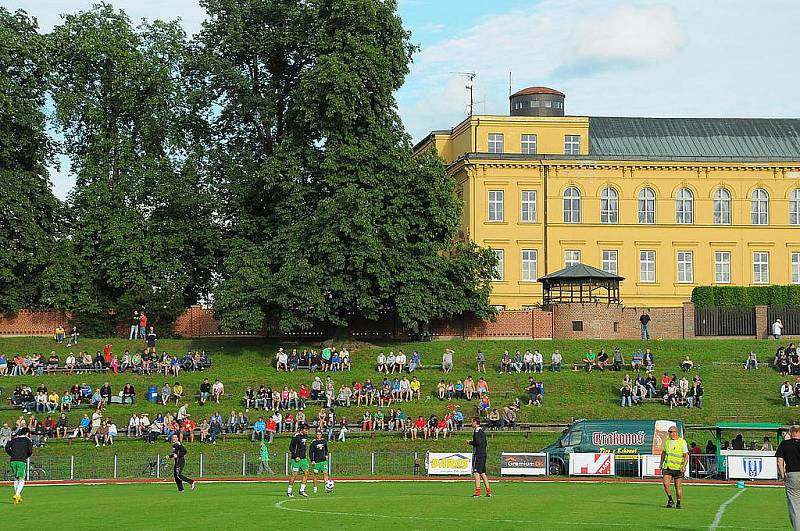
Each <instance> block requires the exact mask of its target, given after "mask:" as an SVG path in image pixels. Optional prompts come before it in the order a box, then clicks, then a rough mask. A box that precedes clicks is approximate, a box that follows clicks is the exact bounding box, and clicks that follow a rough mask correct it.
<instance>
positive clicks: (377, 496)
mask: <svg viewBox="0 0 800 531" xmlns="http://www.w3.org/2000/svg"><path fill="white" fill-rule="evenodd" d="M471 489H472V485H471V484H470V483H468V482H380V483H347V482H344V481H340V482H337V484H336V488H335V490H334V492H333V493H331V494H326V493H324V491H323V489H322V488H320V492H319V493H318V494H311V495H310V497H309V498H300V497H299V496H297V487H295V498H292V499H289V498H287V497H286V485H285V483H202V484H199V485H198V487H197V489H196V490H194V491H189V490H187V491H185V492H183V493H178V492H177V491H176V490H175V486H174V484H171V483H169V484H168V483H160V484H128V485H77V486H45V487H28V488H26V489H25V491H24V493H23V494H24V495H23V503H22V504H21V505H18V506H13V505H12V504H11V489H10V488H8V487H3V492H4V493H5V495H4V496H3V498H2V500H0V522H1V523H2V527H6V526H9V527H8V528H9V529H10V528H11V527H10V526H14V528H17V527H20V526H22V527H26V528H27V527H29V526H31V527H33V526H41V525H42V524H46V525H48V527H49V526H50V525H56V524H55V523H56V521H57V522H58V523H59V525H58V527H63V528H68V527H76V528H80V529H84V530H87V529H109V528H114V527H119V528H124V529H154V528H165V529H203V528H206V529H234V528H237V527H238V528H239V529H249V528H254V527H255V526H257V525H258V526H265V527H268V528H271V529H298V528H299V529H323V528H327V529H330V528H336V527H340V528H347V529H353V528H357V527H360V528H364V527H365V526H370V527H372V528H377V529H420V528H427V529H434V528H439V529H444V528H455V527H454V526H458V528H463V526H469V527H468V528H469V529H478V528H479V526H480V528H484V529H493V528H494V529H526V528H530V529H532V528H534V527H533V526H536V527H535V528H537V529H548V530H553V529H576V528H577V529H647V528H662V529H752V530H758V529H788V528H789V520H788V517H787V513H786V506H785V498H784V492H783V489H780V488H760V487H748V488H746V489H744V490H739V489H737V488H736V487H735V486H731V485H726V486H687V487H686V490H685V493H684V508H683V509H681V510H676V509H666V508H664V502H665V497H664V494H663V492H662V490H661V487H660V485H658V484H612V483H576V482H572V483H566V482H562V483H544V482H540V483H517V482H497V483H494V484H493V487H492V490H493V492H492V494H493V496H492V498H485V497H482V498H479V499H473V498H472V497H471V494H472V491H471ZM309 492H311V489H310V487H309ZM726 502H729V503H727V505H725V504H726ZM721 507H723V509H722V510H721V509H720V508H721ZM718 515H720V518H718V519H717V516H718ZM715 521H716V525H715ZM527 526H531V527H527Z"/></svg>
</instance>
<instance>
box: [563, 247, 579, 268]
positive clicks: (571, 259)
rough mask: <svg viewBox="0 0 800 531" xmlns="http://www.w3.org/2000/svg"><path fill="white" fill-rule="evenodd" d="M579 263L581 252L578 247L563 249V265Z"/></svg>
mask: <svg viewBox="0 0 800 531" xmlns="http://www.w3.org/2000/svg"><path fill="white" fill-rule="evenodd" d="M580 263H581V252H580V250H578V249H567V250H566V251H564V267H569V266H573V265H578V264H580Z"/></svg>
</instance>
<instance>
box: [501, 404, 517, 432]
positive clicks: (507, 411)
mask: <svg viewBox="0 0 800 531" xmlns="http://www.w3.org/2000/svg"><path fill="white" fill-rule="evenodd" d="M516 426H517V412H516V411H514V409H513V408H510V407H509V406H503V413H502V415H501V417H500V428H502V429H505V428H506V427H508V428H510V429H512V430H513V429H514V428H516Z"/></svg>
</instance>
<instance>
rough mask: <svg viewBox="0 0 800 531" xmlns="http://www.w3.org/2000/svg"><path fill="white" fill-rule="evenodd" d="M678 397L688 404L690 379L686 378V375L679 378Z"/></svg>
mask: <svg viewBox="0 0 800 531" xmlns="http://www.w3.org/2000/svg"><path fill="white" fill-rule="evenodd" d="M678 398H679V400H680V401H681V402H682V403H686V404H688V398H689V380H687V379H686V376H681V379H680V380H678Z"/></svg>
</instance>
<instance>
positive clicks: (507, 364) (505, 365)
mask: <svg viewBox="0 0 800 531" xmlns="http://www.w3.org/2000/svg"><path fill="white" fill-rule="evenodd" d="M500 372H505V373H509V372H511V355H509V353H508V351H507V350H506V351H505V352H503V357H502V358H500Z"/></svg>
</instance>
